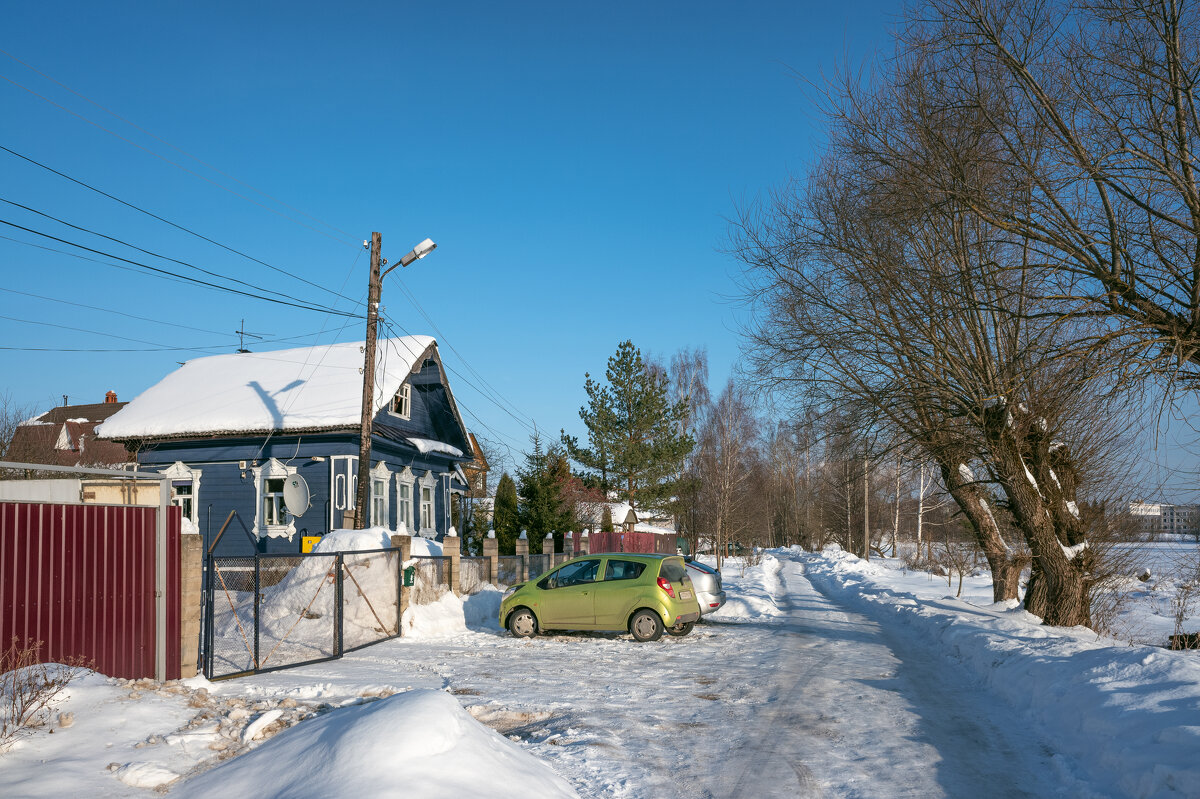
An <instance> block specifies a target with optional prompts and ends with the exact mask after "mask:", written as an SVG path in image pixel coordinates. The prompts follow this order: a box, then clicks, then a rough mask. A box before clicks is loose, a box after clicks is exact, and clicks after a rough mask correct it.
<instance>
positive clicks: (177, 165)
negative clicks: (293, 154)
mask: <svg viewBox="0 0 1200 799" xmlns="http://www.w3.org/2000/svg"><path fill="white" fill-rule="evenodd" d="M0 52H4V51H0ZM4 54H5V55H8V56H9V57H10V58H12V56H11V55H10V54H9V53H4ZM14 60H15V59H14ZM0 80H5V81H7V82H9V83H11V84H12V85H13V86H16V87H17V88H18V89H24V90H25V91H27V92H29V93H30V94H32V95H33V96H34V97H37V98H38V99H39V100H44V101H45V102H47V103H49V104H50V105H52V106H54V107H55V108H58V109H59V110H61V111H65V112H66V113H68V114H70V115H71V116H73V117H76V118H78V119H80V120H82V121H84V122H86V123H87V124H89V125H91V126H92V127H94V128H97V129H99V130H102V131H104V132H105V133H107V134H109V135H111V136H115V137H116V138H118V139H120V140H121V141H123V142H125V143H127V144H130V145H133V146H134V147H136V148H138V149H139V150H141V151H143V152H145V153H148V154H150V155H152V156H154V157H155V158H157V159H159V160H160V161H162V162H163V163H166V164H170V165H171V166H173V167H175V168H176V169H180V170H182V171H184V172H187V173H188V174H189V175H192V176H193V177H197V178H199V179H200V180H203V181H204V182H205V183H208V184H210V185H213V186H216V187H217V188H218V189H221V190H222V191H226V192H229V193H230V194H232V195H233V196H235V197H240V198H241V199H243V200H245V201H246V202H248V203H250V204H252V205H257V206H258V207H259V208H262V209H263V210H264V211H269V212H270V213H272V214H275V215H276V216H279V217H281V218H283V219H286V220H288V221H289V222H292V223H294V224H297V225H300V226H301V227H304V228H308V229H309V230H311V231H312V232H314V233H317V234H319V235H321V236H324V237H325V238H327V239H331V240H333V241H336V242H339V243H341V244H347V243H348V242H347V240H346V239H339V238H338V237H337V236H334V235H331V234H329V233H326V232H325V231H324V230H319V229H318V228H315V227H313V226H312V225H309V224H306V223H304V222H301V221H300V220H298V219H294V218H292V217H290V216H288V215H287V214H285V213H282V212H280V211H277V210H276V209H274V208H271V207H270V206H268V205H264V204H263V203H260V202H258V201H257V200H254V199H252V198H250V197H247V196H246V195H244V194H241V193H240V192H236V191H234V190H233V189H231V188H229V187H228V186H225V185H222V184H221V183H218V182H217V181H215V180H213V179H211V178H207V177H205V176H204V175H201V174H200V173H199V172H196V171H195V170H192V169H188V168H187V167H186V166H184V165H183V164H180V163H178V162H177V161H172V160H171V159H170V158H167V157H166V156H164V155H162V154H160V153H156V152H154V150H151V149H150V148H149V147H145V146H143V145H141V144H138V143H137V142H135V141H134V140H132V139H130V138H128V137H126V136H122V135H121V134H120V133H117V132H116V131H114V130H110V129H109V128H106V127H104V126H103V125H101V124H100V123H98V122H93V121H92V120H90V119H88V118H87V117H85V116H84V115H83V114H80V113H78V112H77V111H72V110H71V109H69V108H67V107H66V106H64V105H61V104H59V103H56V102H54V101H53V100H51V99H50V98H49V97H46V96H45V95H43V94H39V93H38V92H36V91H34V90H33V89H31V88H29V87H28V86H25V85H24V84H22V83H18V82H17V81H15V80H13V79H12V78H10V77H8V76H7V75H0ZM181 152H182V151H181ZM196 160H197V161H199V159H196ZM200 163H204V162H202V161H200ZM205 166H208V165H207V164H205ZM209 168H210V169H212V167H209ZM214 171H217V172H220V170H214ZM221 174H224V173H221ZM227 177H228V176H227ZM234 180H236V179H235V178H234ZM238 182H239V183H240V182H241V181H238ZM243 185H244V184H243ZM255 191H258V190H257V189H255ZM259 193H260V194H263V193H262V192H259ZM263 196H265V197H269V196H270V195H267V194H263ZM272 200H274V198H272ZM274 201H275V202H279V201H278V200H274ZM280 205H285V207H288V206H286V204H285V203H280ZM301 213H303V212H301ZM305 216H307V214H305ZM320 224H323V225H324V224H326V223H324V222H321V223H320ZM328 227H332V226H328ZM333 229H334V230H337V228H333ZM339 232H342V231H339ZM345 235H347V236H348V235H349V234H348V233H347V234H345ZM353 246H357V244H355V245H353Z"/></svg>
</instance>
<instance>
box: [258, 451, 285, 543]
mask: <svg viewBox="0 0 1200 799" xmlns="http://www.w3.org/2000/svg"><path fill="white" fill-rule="evenodd" d="M250 472H251V474H252V475H253V476H254V527H253V529H252V530H251V532H253V533H254V534H255V535H256V536H258V537H259V538H263V537H264V536H265V537H267V538H286V539H288V540H289V541H290V540H292V538H293V537H294V536H295V535H296V520H295V518H294V517H293V516H292V514H291V513H290V512H288V511H287V509H286V508H284V521H283V522H282V523H280V524H267V523H266V519H265V518H263V516H264V513H263V511H264V510H265V506H264V505H263V500H264V499H265V498H266V497H265V489H266V481H267V480H278V479H280V478H282V479H284V480H286V479H287V478H288V477H291V476H292V475H294V474H295V473H296V467H295V466H287V465H286V464H283V463H281V462H280V461H279V460H277V459H275V458H271V459H270V460H269V461H267V462H266V463H264V464H263V465H262V466H255V467H254V468H253V469H251V470H250Z"/></svg>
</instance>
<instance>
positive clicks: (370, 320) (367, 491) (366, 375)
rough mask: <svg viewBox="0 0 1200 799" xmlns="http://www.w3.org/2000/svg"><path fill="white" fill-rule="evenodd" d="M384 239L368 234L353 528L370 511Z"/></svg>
mask: <svg viewBox="0 0 1200 799" xmlns="http://www.w3.org/2000/svg"><path fill="white" fill-rule="evenodd" d="M382 246H383V237H382V236H380V235H379V234H378V233H372V234H371V277H370V281H369V282H368V283H367V342H366V353H365V358H364V360H363V393H362V421H361V424H360V426H359V431H358V436H359V439H358V441H359V443H358V486H357V490H356V491H355V492H354V496H355V506H356V507H355V509H354V529H355V530H365V529H366V528H367V519H368V517H369V516H370V512H371V505H370V503H371V420H372V419H373V418H374V416H375V338H376V335H377V328H378V326H379V295H380V293H381V292H382V290H383V279H382V278H381V277H380V276H379V260H380V259H379V251H380V249H381V248H382Z"/></svg>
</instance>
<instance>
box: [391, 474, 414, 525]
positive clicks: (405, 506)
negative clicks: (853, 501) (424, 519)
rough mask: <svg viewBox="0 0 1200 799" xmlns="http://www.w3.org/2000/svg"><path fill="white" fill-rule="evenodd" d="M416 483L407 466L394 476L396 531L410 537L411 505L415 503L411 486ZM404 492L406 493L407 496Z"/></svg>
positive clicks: (411, 522)
mask: <svg viewBox="0 0 1200 799" xmlns="http://www.w3.org/2000/svg"><path fill="white" fill-rule="evenodd" d="M416 482H417V479H416V477H415V476H414V475H413V472H412V469H411V468H410V467H408V466H405V467H404V470H403V471H401V472H399V473H398V474H397V475H396V530H397V531H402V532H404V533H408V534H410V535H411V534H412V530H413V503H414V502H415V501H416V495H415V492H414V491H413V484H414V483H416ZM405 492H408V493H407V496H406V495H405Z"/></svg>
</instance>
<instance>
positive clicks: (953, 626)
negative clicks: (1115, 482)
mask: <svg viewBox="0 0 1200 799" xmlns="http://www.w3.org/2000/svg"><path fill="white" fill-rule="evenodd" d="M801 560H802V562H803V564H804V568H805V573H806V576H807V577H808V578H809V580H811V581H812V582H813V583H814V584H815V585H817V586H818V587H820V588H821V590H823V591H825V592H827V593H830V594H837V597H838V601H839V602H844V603H846V604H849V605H854V606H857V607H858V608H859V609H860V610H862V611H863V612H866V613H868V614H869V615H871V616H874V617H875V618H878V619H880V620H882V621H884V622H885V623H887V624H889V625H891V626H892V627H893V628H895V627H900V628H902V629H903V631H902V632H901V633H900V634H901V635H904V636H908V637H912V638H915V639H919V640H924V641H925V642H926V643H927V644H928V645H929V646H930V647H932V648H936V649H939V650H941V651H942V652H944V653H945V654H946V655H947V656H948V657H951V658H953V659H955V660H957V661H959V662H961V663H962V664H963V665H964V666H965V667H966V668H968V669H970V670H971V671H972V672H973V673H974V674H975V676H976V677H977V678H978V679H979V681H980V682H981V683H982V684H984V685H985V686H987V688H988V689H989V690H990V691H992V692H994V693H995V694H996V695H997V696H1000V697H1002V698H1003V699H1004V700H1005V701H1006V702H1008V703H1009V704H1010V705H1012V706H1013V707H1015V708H1017V709H1019V710H1020V711H1021V712H1023V713H1024V714H1026V716H1027V717H1028V718H1029V719H1030V720H1031V722H1032V724H1033V726H1034V728H1035V731H1036V732H1037V733H1038V734H1039V735H1040V737H1042V738H1043V739H1045V740H1046V741H1047V742H1049V743H1052V744H1053V745H1054V747H1055V750H1056V751H1057V752H1058V753H1059V754H1060V755H1061V756H1064V757H1065V758H1066V759H1067V760H1072V761H1076V762H1079V763H1088V764H1093V765H1094V768H1095V772H1094V774H1093V775H1091V776H1090V777H1089V779H1093V778H1099V779H1096V780H1095V781H1097V782H1099V781H1101V780H1107V781H1108V782H1109V783H1110V784H1112V785H1114V786H1115V787H1116V788H1117V789H1118V790H1119V792H1120V794H1121V795H1124V796H1135V797H1164V798H1165V797H1176V796H1196V795H1198V793H1200V763H1198V762H1197V760H1196V753H1197V752H1200V726H1198V725H1197V720H1198V719H1200V659H1197V657H1196V654H1195V653H1192V652H1171V651H1168V650H1165V649H1158V648H1153V647H1146V646H1129V647H1125V646H1120V647H1118V646H1111V645H1107V644H1105V643H1103V642H1099V641H1097V640H1096V636H1095V634H1094V633H1092V632H1091V631H1089V630H1085V629H1083V628H1074V629H1063V628H1054V627H1047V626H1044V625H1042V624H1040V620H1039V619H1038V618H1037V617H1035V616H1032V615H1030V614H1028V613H1026V612H1025V611H1023V610H1021V609H1019V608H1016V607H1005V606H1003V605H993V606H988V607H978V606H976V605H971V604H969V603H966V602H962V601H960V600H956V599H954V598H952V597H944V598H942V599H936V598H930V597H929V596H928V595H920V594H918V593H911V592H908V591H903V590H897V586H896V583H895V579H894V575H892V574H890V573H889V570H888V569H886V568H885V567H883V566H880V565H877V564H874V563H867V562H864V561H862V560H859V559H858V558H856V557H855V556H853V555H850V554H848V553H845V552H841V551H826V552H823V553H820V554H813V555H805V556H802V557H801Z"/></svg>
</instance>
